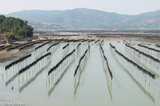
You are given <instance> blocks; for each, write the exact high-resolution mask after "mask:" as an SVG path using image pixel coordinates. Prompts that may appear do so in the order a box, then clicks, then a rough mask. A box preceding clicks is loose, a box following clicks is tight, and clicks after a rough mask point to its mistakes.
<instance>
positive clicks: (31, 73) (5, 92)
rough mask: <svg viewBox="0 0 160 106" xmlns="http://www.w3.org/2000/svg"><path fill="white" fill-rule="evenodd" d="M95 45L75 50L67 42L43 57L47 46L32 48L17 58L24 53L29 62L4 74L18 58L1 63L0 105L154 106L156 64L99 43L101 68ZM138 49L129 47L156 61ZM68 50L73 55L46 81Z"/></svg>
mask: <svg viewBox="0 0 160 106" xmlns="http://www.w3.org/2000/svg"><path fill="white" fill-rule="evenodd" d="M99 43H100V42H98V43H95V42H91V43H88V42H83V43H82V44H81V45H80V46H79V48H78V49H77V45H78V44H79V42H77V43H72V42H70V43H69V46H68V47H66V48H65V49H63V47H64V46H65V45H67V43H60V44H58V45H56V46H53V47H52V48H51V49H50V50H49V51H47V49H48V47H49V46H50V45H51V44H47V45H45V46H43V47H42V48H39V49H38V50H36V51H35V49H34V48H35V47H33V48H29V49H26V50H24V51H21V52H23V53H24V55H23V56H25V55H27V54H29V53H31V54H32V56H31V57H29V58H27V59H25V60H24V61H22V62H19V63H17V64H15V65H13V66H11V67H10V68H9V69H5V66H6V65H8V64H9V63H11V62H12V61H15V60H17V59H19V58H20V57H23V56H19V57H15V58H13V59H9V60H7V59H6V60H5V61H3V62H1V63H0V105H1V104H2V103H8V102H18V103H23V104H25V106H45V105H46V106H53V105H55V106H160V99H159V98H160V63H159V62H156V61H154V60H152V59H151V58H148V57H146V56H144V55H142V54H140V53H138V52H136V51H134V50H133V49H130V48H128V47H127V46H125V44H124V43H123V41H119V42H117V41H111V42H103V43H102V47H103V49H104V55H105V56H106V58H107V60H108V65H107V64H106V60H105V59H104V57H103V54H102V52H101V49H100V46H99ZM110 43H111V44H112V45H114V46H115V47H116V49H117V50H118V51H119V52H120V53H122V54H123V55H125V56H126V57H127V58H128V59H130V60H132V61H133V62H135V63H136V64H138V65H139V66H141V67H142V68H143V69H145V70H147V71H149V72H151V73H153V74H154V75H155V79H154V78H152V77H151V76H149V75H148V74H146V73H145V72H142V71H141V70H140V69H138V68H137V67H136V66H134V65H133V64H131V63H129V62H128V61H126V60H125V59H124V58H123V57H121V56H120V55H118V54H117V53H116V52H115V49H113V48H111V47H110ZM138 43H140V42H132V44H134V45H132V46H133V47H135V48H137V49H138V50H140V51H142V52H144V53H147V54H148V55H151V56H152V57H155V58H156V59H159V60H160V52H155V51H152V50H149V49H146V48H142V47H139V46H137V44H138ZM37 46H38V45H37ZM149 46H150V47H152V48H154V49H157V50H160V49H159V48H157V47H154V46H152V45H149ZM73 49H75V50H76V51H75V52H74V53H73V54H72V55H71V56H70V57H68V58H67V59H66V60H65V61H64V62H63V63H62V64H60V65H59V67H57V68H56V70H54V71H53V72H52V73H51V74H49V75H48V72H49V70H50V69H51V68H53V67H54V66H56V64H57V63H58V62H59V61H60V60H62V59H63V58H64V57H65V56H66V55H67V54H69V53H70V52H72V51H73ZM87 49H88V52H87V53H86V55H85V57H84V58H83V59H82V61H81V63H80V67H79V68H78V71H77V74H76V75H75V76H74V73H75V70H76V68H77V65H78V63H79V60H80V58H81V57H82V56H83V54H84V53H85V50H87ZM13 52H14V51H13ZM48 52H51V55H49V56H47V57H45V58H43V59H42V60H40V61H39V62H37V63H36V64H34V65H33V66H31V67H30V68H29V69H27V70H26V71H25V72H23V73H21V74H19V71H20V70H21V69H23V68H25V67H26V66H28V65H29V64H31V63H32V62H33V61H35V60H37V59H38V58H39V57H41V56H43V55H45V54H46V53H48ZM108 67H109V68H110V70H111V72H112V75H113V78H111V76H110V74H109V71H108Z"/></svg>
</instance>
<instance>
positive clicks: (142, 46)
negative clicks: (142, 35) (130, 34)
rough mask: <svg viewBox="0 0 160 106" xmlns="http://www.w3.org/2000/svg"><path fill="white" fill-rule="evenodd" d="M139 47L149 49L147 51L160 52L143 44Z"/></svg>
mask: <svg viewBox="0 0 160 106" xmlns="http://www.w3.org/2000/svg"><path fill="white" fill-rule="evenodd" d="M138 46H140V47H143V48H147V49H149V50H152V51H155V52H160V50H157V49H154V48H151V47H148V46H145V45H142V44H138Z"/></svg>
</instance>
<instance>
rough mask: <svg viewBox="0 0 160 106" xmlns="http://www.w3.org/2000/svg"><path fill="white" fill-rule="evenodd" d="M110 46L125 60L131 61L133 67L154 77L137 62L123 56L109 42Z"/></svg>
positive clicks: (153, 76)
mask: <svg viewBox="0 0 160 106" xmlns="http://www.w3.org/2000/svg"><path fill="white" fill-rule="evenodd" d="M110 46H111V47H112V48H113V49H114V50H115V52H116V53H117V54H118V55H120V56H121V57H123V58H124V59H125V60H126V61H127V62H129V63H131V64H132V65H134V66H135V67H137V68H138V69H139V70H140V71H142V72H144V73H146V74H147V75H149V76H150V77H152V78H153V79H155V75H154V74H153V73H151V72H149V71H147V70H146V69H144V68H142V67H141V66H139V65H138V64H136V63H135V62H133V61H132V60H130V59H128V58H127V57H125V56H124V55H123V54H122V53H120V52H119V51H117V50H116V48H115V46H113V45H112V44H110Z"/></svg>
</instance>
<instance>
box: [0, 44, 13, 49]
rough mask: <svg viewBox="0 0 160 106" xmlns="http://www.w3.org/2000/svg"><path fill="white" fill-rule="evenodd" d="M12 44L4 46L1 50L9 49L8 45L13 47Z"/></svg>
mask: <svg viewBox="0 0 160 106" xmlns="http://www.w3.org/2000/svg"><path fill="white" fill-rule="evenodd" d="M11 46H12V45H8V46H4V47H2V48H0V50H4V49H7V48H8V47H11Z"/></svg>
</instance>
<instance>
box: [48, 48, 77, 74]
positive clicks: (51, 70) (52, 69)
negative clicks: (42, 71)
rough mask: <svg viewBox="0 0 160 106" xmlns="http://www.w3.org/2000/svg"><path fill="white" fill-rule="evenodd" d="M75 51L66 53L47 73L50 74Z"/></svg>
mask: <svg viewBox="0 0 160 106" xmlns="http://www.w3.org/2000/svg"><path fill="white" fill-rule="evenodd" d="M74 52H75V49H74V50H73V51H72V52H70V53H69V54H67V55H66V56H65V57H64V58H63V59H62V60H60V61H59V62H58V63H57V64H56V65H55V66H54V67H53V68H51V69H50V70H49V72H48V75H50V74H51V73H52V72H53V71H55V70H56V69H57V68H58V67H59V66H60V65H61V64H62V63H63V62H64V61H65V60H66V59H67V58H68V57H69V56H71V55H72V54H73V53H74Z"/></svg>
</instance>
